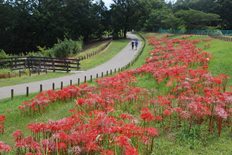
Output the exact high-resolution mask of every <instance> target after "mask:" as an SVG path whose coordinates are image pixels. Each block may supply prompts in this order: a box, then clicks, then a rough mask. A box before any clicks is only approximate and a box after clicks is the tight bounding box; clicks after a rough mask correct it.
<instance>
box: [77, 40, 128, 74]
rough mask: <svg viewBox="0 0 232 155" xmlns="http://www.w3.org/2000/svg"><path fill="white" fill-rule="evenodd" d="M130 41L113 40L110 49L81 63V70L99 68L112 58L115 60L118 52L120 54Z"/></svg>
mask: <svg viewBox="0 0 232 155" xmlns="http://www.w3.org/2000/svg"><path fill="white" fill-rule="evenodd" d="M128 43H129V40H127V39H120V40H113V41H112V42H111V44H110V45H109V47H108V48H106V49H105V50H104V51H102V52H100V53H99V54H97V55H95V56H93V57H91V58H89V59H86V60H83V61H81V70H87V69H90V68H93V67H95V66H98V65H100V64H102V63H104V62H106V61H108V60H110V59H111V58H113V57H114V56H115V55H116V54H117V53H118V52H120V51H121V50H122V49H123V48H124V47H125V46H126V45H127V44H128Z"/></svg>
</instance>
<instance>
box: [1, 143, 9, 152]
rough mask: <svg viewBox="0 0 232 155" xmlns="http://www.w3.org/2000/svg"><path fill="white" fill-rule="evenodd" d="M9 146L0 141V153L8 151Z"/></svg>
mask: <svg viewBox="0 0 232 155" xmlns="http://www.w3.org/2000/svg"><path fill="white" fill-rule="evenodd" d="M10 150H11V147H10V146H9V145H7V144H5V143H3V142H1V141H0V154H1V153H5V152H10Z"/></svg>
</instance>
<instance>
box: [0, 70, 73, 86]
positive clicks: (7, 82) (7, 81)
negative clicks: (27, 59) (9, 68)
mask: <svg viewBox="0 0 232 155" xmlns="http://www.w3.org/2000/svg"><path fill="white" fill-rule="evenodd" d="M68 74H70V73H66V72H54V73H53V72H48V74H45V73H41V74H40V75H38V74H32V75H31V76H29V75H22V76H21V77H19V76H17V77H12V78H4V79H0V87H4V86H12V85H17V84H23V83H28V82H35V81H41V80H47V79H52V78H57V77H62V76H66V75H68Z"/></svg>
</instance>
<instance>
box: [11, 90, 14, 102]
mask: <svg viewBox="0 0 232 155" xmlns="http://www.w3.org/2000/svg"><path fill="white" fill-rule="evenodd" d="M13 98H14V89H11V99H12V100H13Z"/></svg>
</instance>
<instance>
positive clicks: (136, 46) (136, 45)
mask: <svg viewBox="0 0 232 155" xmlns="http://www.w3.org/2000/svg"><path fill="white" fill-rule="evenodd" d="M138 45H139V41H138V39H136V40H135V49H136V50H137V48H138Z"/></svg>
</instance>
